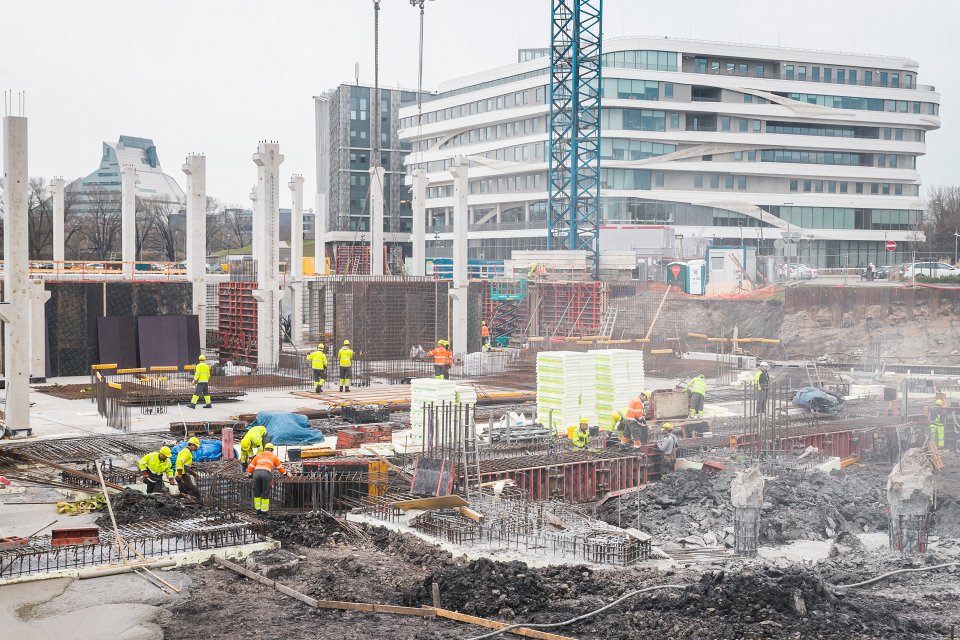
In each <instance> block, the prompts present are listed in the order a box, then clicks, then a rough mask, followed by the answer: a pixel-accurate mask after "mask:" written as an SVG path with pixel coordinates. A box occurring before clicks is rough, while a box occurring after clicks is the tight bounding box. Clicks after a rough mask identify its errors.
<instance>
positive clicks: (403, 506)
mask: <svg viewBox="0 0 960 640" xmlns="http://www.w3.org/2000/svg"><path fill="white" fill-rule="evenodd" d="M467 504H468V502H467V501H466V500H464V499H463V498H461V497H460V496H456V495H454V496H438V497H436V498H413V499H412V500H400V501H398V502H391V503H390V506H392V507H396V508H397V509H400V510H401V511H407V510H409V509H423V510H428V509H451V508H453V507H465V506H467Z"/></svg>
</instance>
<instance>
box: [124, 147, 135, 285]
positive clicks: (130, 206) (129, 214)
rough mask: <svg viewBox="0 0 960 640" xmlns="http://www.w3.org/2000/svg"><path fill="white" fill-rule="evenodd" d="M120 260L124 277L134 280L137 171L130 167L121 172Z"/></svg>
mask: <svg viewBox="0 0 960 640" xmlns="http://www.w3.org/2000/svg"><path fill="white" fill-rule="evenodd" d="M120 259H121V260H123V273H124V275H125V276H126V277H128V278H133V272H134V268H135V263H136V261H137V170H136V168H134V167H132V166H130V165H125V166H124V167H123V168H122V169H121V170H120Z"/></svg>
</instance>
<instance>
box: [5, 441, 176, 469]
mask: <svg viewBox="0 0 960 640" xmlns="http://www.w3.org/2000/svg"><path fill="white" fill-rule="evenodd" d="M168 439H169V438H165V437H164V436H162V435H152V434H128V435H102V436H81V437H77V438H58V439H56V440H41V441H39V442H23V443H3V444H0V462H3V461H4V459H7V460H9V459H10V458H12V457H16V456H17V454H26V455H29V456H31V457H34V458H40V459H43V460H46V461H49V462H56V463H61V464H62V463H65V462H90V461H93V460H102V459H105V458H123V457H130V456H135V457H140V456H143V455H144V454H145V453H148V452H150V451H156V450H157V449H159V448H160V447H162V446H163V445H164V444H166V442H167V440H168Z"/></svg>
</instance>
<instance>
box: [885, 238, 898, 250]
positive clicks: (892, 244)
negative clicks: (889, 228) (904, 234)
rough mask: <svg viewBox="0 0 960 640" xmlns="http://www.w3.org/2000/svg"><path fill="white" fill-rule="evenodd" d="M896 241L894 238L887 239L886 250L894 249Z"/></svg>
mask: <svg viewBox="0 0 960 640" xmlns="http://www.w3.org/2000/svg"><path fill="white" fill-rule="evenodd" d="M896 250H897V242H896V240H887V251H896Z"/></svg>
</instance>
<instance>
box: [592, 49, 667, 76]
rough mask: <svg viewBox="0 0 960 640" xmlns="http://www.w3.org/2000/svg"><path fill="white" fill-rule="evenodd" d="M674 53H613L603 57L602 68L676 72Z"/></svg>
mask: <svg viewBox="0 0 960 640" xmlns="http://www.w3.org/2000/svg"><path fill="white" fill-rule="evenodd" d="M677 58H678V56H677V54H676V52H674V51H615V52H613V53H608V54H606V55H604V56H603V66H605V67H618V68H621V69H648V70H650V71H677V69H678V68H677Z"/></svg>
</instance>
